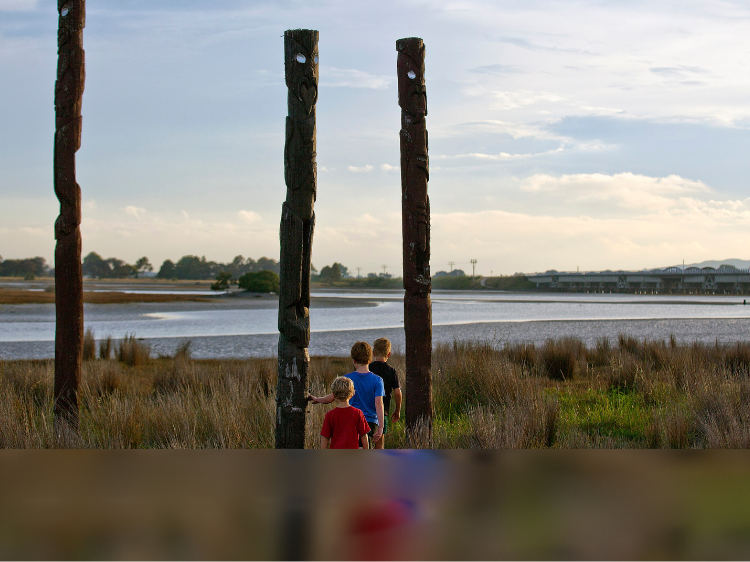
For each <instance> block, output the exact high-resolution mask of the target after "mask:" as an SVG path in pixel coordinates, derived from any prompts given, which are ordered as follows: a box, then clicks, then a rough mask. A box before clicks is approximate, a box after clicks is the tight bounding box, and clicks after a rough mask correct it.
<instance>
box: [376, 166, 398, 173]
mask: <svg viewBox="0 0 750 562" xmlns="http://www.w3.org/2000/svg"><path fill="white" fill-rule="evenodd" d="M380 169H381V170H383V171H386V172H390V171H392V170H399V169H400V167H399V166H391V165H390V164H381V165H380Z"/></svg>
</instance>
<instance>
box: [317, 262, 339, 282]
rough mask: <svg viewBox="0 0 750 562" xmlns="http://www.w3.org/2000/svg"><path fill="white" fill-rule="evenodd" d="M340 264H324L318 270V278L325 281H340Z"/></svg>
mask: <svg viewBox="0 0 750 562" xmlns="http://www.w3.org/2000/svg"><path fill="white" fill-rule="evenodd" d="M341 277H342V273H341V264H340V263H338V262H334V264H333V265H326V266H325V267H323V269H321V270H320V280H321V281H323V282H325V283H334V282H336V281H341Z"/></svg>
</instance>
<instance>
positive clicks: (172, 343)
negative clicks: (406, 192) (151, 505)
mask: <svg viewBox="0 0 750 562" xmlns="http://www.w3.org/2000/svg"><path fill="white" fill-rule="evenodd" d="M313 295H314V296H318V297H326V301H325V302H326V303H327V304H324V305H323V306H320V307H314V308H313V309H312V310H311V326H312V336H311V341H310V353H311V354H317V355H321V354H326V355H327V354H333V355H346V354H348V352H349V349H350V347H351V344H352V343H353V342H354V341H356V340H358V339H363V340H366V341H371V340H374V339H375V338H377V337H388V338H389V339H391V340H392V341H393V343H394V345H395V346H396V348H399V347H400V348H403V342H404V334H403V300H402V299H403V292H401V291H377V292H368V293H357V292H341V291H338V292H336V291H316V292H315V293H313ZM351 299H356V300H353V301H352V300H351ZM337 301H341V302H342V303H346V304H349V305H350V306H349V307H341V306H335V304H336V302H337ZM373 305H374V306H373ZM432 305H433V326H434V328H433V338H434V341H435V343H440V342H449V341H452V340H453V339H490V340H493V339H494V340H495V341H497V342H499V343H502V342H516V341H533V342H537V343H540V342H543V341H544V340H545V339H547V338H551V337H555V338H556V337H563V336H576V337H579V338H581V339H582V340H583V341H585V342H586V343H587V344H592V343H594V342H595V341H596V339H597V338H598V337H602V336H608V337H610V338H616V337H617V335H618V334H619V333H628V334H631V335H633V336H636V337H639V338H656V339H666V338H668V337H669V336H670V334H674V335H675V336H676V337H677V339H678V340H681V341H694V340H698V341H703V342H714V341H716V340H718V341H720V342H730V341H738V340H747V339H750V306H745V305H743V299H742V298H740V297H736V296H705V295H701V296H683V295H679V296H673V295H611V294H606V295H603V294H556V293H547V294H529V293H501V292H487V293H476V292H448V291H435V292H434V293H433V298H432ZM277 314H278V312H277V309H276V306H275V304H274V303H265V305H264V306H260V307H249V305H248V304H247V303H246V302H240V301H238V302H236V303H233V302H222V303H216V304H214V303H129V304H115V305H94V304H87V305H86V306H85V325H86V328H87V329H88V328H90V329H92V330H93V331H94V333H95V335H96V336H97V337H104V336H107V335H111V336H113V337H115V338H120V337H122V336H123V335H124V334H127V333H135V334H136V335H137V336H138V337H139V338H144V339H145V340H147V341H148V342H149V343H150V344H151V345H152V347H153V349H154V352H155V353H162V354H170V353H173V352H174V349H175V348H176V347H177V346H178V345H179V344H180V343H181V342H182V341H185V340H186V339H190V340H192V342H193V354H194V356H195V357H199V358H208V357H216V358H221V357H252V356H265V355H272V354H274V353H275V351H276V343H277V340H278V332H277ZM54 331H55V323H54V305H52V304H46V305H42V304H39V305H3V306H0V357H2V358H4V359H20V358H45V357H52V356H53V355H54Z"/></svg>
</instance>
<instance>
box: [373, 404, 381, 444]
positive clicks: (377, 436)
mask: <svg viewBox="0 0 750 562" xmlns="http://www.w3.org/2000/svg"><path fill="white" fill-rule="evenodd" d="M375 413H376V414H377V416H378V429H377V430H376V431H375V433H373V435H372V440H373V441H374V442H376V443H377V442H378V441H380V438H381V437H383V397H382V396H376V397H375Z"/></svg>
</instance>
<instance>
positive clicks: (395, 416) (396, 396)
mask: <svg viewBox="0 0 750 562" xmlns="http://www.w3.org/2000/svg"><path fill="white" fill-rule="evenodd" d="M393 400H394V401H395V403H396V407H395V408H394V410H393V413H392V414H391V421H392V422H397V421H398V420H400V419H401V400H402V396H401V389H400V388H394V389H393Z"/></svg>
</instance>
